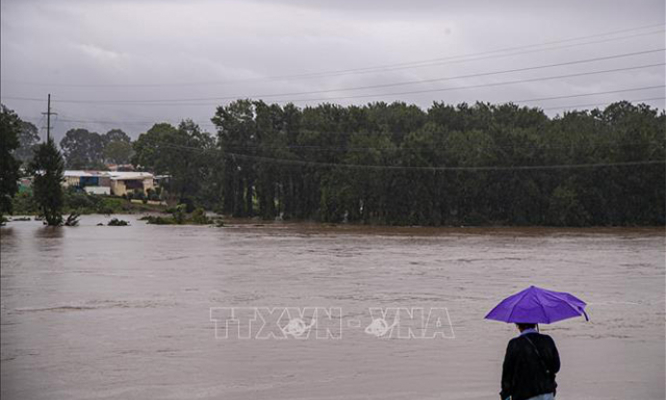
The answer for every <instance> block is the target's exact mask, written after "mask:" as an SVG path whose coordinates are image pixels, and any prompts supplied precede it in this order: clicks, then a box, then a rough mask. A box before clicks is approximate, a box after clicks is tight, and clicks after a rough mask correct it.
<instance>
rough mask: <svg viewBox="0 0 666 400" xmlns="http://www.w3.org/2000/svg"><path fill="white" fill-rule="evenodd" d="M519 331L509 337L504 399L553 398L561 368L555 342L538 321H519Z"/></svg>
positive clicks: (504, 377) (517, 325) (502, 393)
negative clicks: (541, 328) (538, 328)
mask: <svg viewBox="0 0 666 400" xmlns="http://www.w3.org/2000/svg"><path fill="white" fill-rule="evenodd" d="M516 327H517V328H518V330H519V331H520V335H519V336H518V337H516V338H513V339H511V340H510V341H509V344H508V346H507V349H506V355H505V356H504V364H503V366H502V391H501V392H500V398H501V400H507V399H511V400H553V399H554V398H555V392H556V388H557V383H556V382H555V374H557V373H558V372H559V370H560V355H559V353H558V351H557V347H556V346H555V342H554V341H553V339H552V338H551V337H550V336H548V335H542V334H541V333H539V332H538V331H537V330H536V327H537V326H536V324H532V323H517V324H516Z"/></svg>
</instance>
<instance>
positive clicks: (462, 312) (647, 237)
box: [0, 216, 665, 400]
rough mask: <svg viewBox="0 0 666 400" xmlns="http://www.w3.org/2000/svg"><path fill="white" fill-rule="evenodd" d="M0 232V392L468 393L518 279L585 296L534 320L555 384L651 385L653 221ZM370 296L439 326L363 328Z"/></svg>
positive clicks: (658, 360) (595, 391) (620, 390)
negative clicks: (575, 307)
mask: <svg viewBox="0 0 666 400" xmlns="http://www.w3.org/2000/svg"><path fill="white" fill-rule="evenodd" d="M108 219H109V217H103V216H88V217H84V218H83V219H82V226H80V227H72V228H55V229H54V228H46V227H43V226H42V225H41V223H40V222H35V221H30V222H15V223H10V226H8V227H3V228H2V230H1V234H2V235H1V241H2V242H1V257H2V260H1V261H2V268H1V271H0V276H1V284H2V292H1V300H2V301H1V312H2V314H1V317H2V319H1V320H2V322H1V325H0V328H1V332H0V333H1V337H2V339H1V340H2V347H1V363H2V368H1V377H2V384H1V385H0V390H1V392H2V399H3V400H4V399H24V398H30V399H89V398H105V399H109V398H113V399H115V398H117V399H147V398H167V399H191V398H198V399H219V398H223V399H293V398H296V399H442V398H446V399H486V398H492V397H493V396H497V392H498V391H499V387H498V385H499V374H500V363H501V360H502V357H503V352H504V349H505V346H506V342H507V340H509V339H510V338H511V337H512V335H514V334H515V332H514V330H513V328H512V327H511V326H509V325H505V324H501V323H497V322H491V321H485V320H483V315H485V313H486V312H487V311H488V310H489V309H490V308H492V306H494V304H495V303H496V302H497V301H498V300H499V299H501V298H503V297H505V296H507V295H509V294H511V293H514V292H516V291H518V290H521V289H523V288H524V287H526V286H529V285H530V284H535V285H538V286H543V287H547V288H551V289H554V290H567V291H571V292H573V293H574V294H576V295H578V296H580V297H581V298H583V299H585V300H587V301H588V303H589V314H590V318H591V321H590V322H587V323H586V322H585V321H584V319H582V318H581V319H578V320H570V321H564V322H562V323H558V324H555V325H553V326H544V327H543V330H544V331H546V332H547V333H549V334H551V335H552V336H553V337H554V338H555V340H556V341H557V343H558V346H559V347H560V352H561V353H562V358H563V370H562V372H561V373H560V374H559V376H558V381H559V383H560V388H559V389H558V399H581V398H585V399H626V398H641V399H663V398H664V379H663V377H664V317H665V315H664V306H665V305H664V275H665V274H664V235H663V230H651V229H587V230H561V229H534V228H529V229H500V228H494V229H480V228H479V229H473V228H470V229H430V228H395V229H394V228H382V227H353V226H330V225H329V226H321V225H317V224H269V225H264V224H232V225H231V226H229V227H228V228H222V229H220V228H212V227H187V226H176V227H173V226H172V227H169V226H149V225H144V224H143V222H140V221H137V220H136V219H133V218H131V217H126V216H124V217H123V219H130V220H131V223H132V226H129V227H107V226H96V224H97V223H98V222H106V221H107V220H108ZM225 306H235V307H246V306H268V307H283V306H292V307H308V306H310V307H313V306H319V307H340V308H341V309H342V310H343V317H344V318H345V320H360V321H361V322H362V323H361V325H360V327H356V326H355V325H353V324H350V325H347V324H345V325H344V329H343V332H342V338H341V339H340V340H295V339H294V340H281V341H277V340H268V341H261V340H238V339H228V340H216V339H215V332H214V327H213V324H212V322H211V321H210V320H209V318H210V315H209V309H210V307H225ZM370 307H446V308H448V310H449V313H450V317H451V321H452V324H453V328H454V333H455V339H440V340H400V339H388V340H386V339H381V338H378V337H375V336H373V335H368V334H365V333H364V327H365V326H366V325H367V322H370V320H369V312H368V309H369V308H370Z"/></svg>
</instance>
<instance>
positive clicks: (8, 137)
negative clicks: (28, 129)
mask: <svg viewBox="0 0 666 400" xmlns="http://www.w3.org/2000/svg"><path fill="white" fill-rule="evenodd" d="M22 127H23V121H21V119H20V118H19V117H18V115H16V113H15V112H14V111H12V110H10V109H8V108H7V107H5V105H4V104H0V220H2V215H3V214H5V213H11V212H12V197H13V196H14V194H15V193H16V192H17V191H18V183H17V181H18V178H19V167H20V165H21V162H20V161H19V160H17V159H16V158H15V157H14V155H13V154H12V152H13V151H14V150H15V149H17V148H18V147H19V139H18V135H19V133H20V131H21V128H22Z"/></svg>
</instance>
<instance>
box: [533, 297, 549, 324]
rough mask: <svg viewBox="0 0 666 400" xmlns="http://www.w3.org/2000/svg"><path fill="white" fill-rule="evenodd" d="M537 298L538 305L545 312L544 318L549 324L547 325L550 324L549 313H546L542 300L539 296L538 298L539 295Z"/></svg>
mask: <svg viewBox="0 0 666 400" xmlns="http://www.w3.org/2000/svg"><path fill="white" fill-rule="evenodd" d="M535 297H536V299H537V303H539V307H541V311H543V316H544V318H546V321H548V322H546V323H547V324H550V317H548V313H546V309H545V308H543V304H541V299H539V296H538V295H537V296H535Z"/></svg>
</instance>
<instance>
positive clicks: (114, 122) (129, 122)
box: [24, 85, 666, 127]
mask: <svg viewBox="0 0 666 400" xmlns="http://www.w3.org/2000/svg"><path fill="white" fill-rule="evenodd" d="M664 87H666V85H653V86H642V87H635V88H626V89H616V90H606V91H602V92H588V93H578V94H573V95H561V96H551V97H538V98H531V99H522V100H511V101H508V102H506V103H505V104H511V103H528V102H534V101H549V100H560V99H567V98H577V97H588V96H598V95H604V94H615V93H626V92H634V91H641V90H651V89H663V88H664ZM661 99H664V97H647V98H639V99H629V100H626V101H629V102H638V101H651V100H661ZM612 103H613V102H601V103H590V104H579V105H563V106H559V107H546V108H543V107H538V106H533V107H536V108H541V109H542V110H551V109H563V108H576V107H588V106H601V105H607V104H612ZM61 115H63V114H62V113H61ZM24 119H31V118H24ZM33 120H36V119H33ZM58 122H67V123H81V124H96V125H115V126H118V125H153V124H156V123H159V122H166V123H170V124H174V125H177V124H179V123H180V121H177V122H175V121H173V120H171V121H170V120H165V119H160V118H156V119H155V120H144V121H137V120H90V119H80V118H76V117H67V116H66V115H65V118H58ZM194 122H195V123H196V124H197V125H199V126H209V127H214V126H215V124H212V123H210V122H208V121H194Z"/></svg>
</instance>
